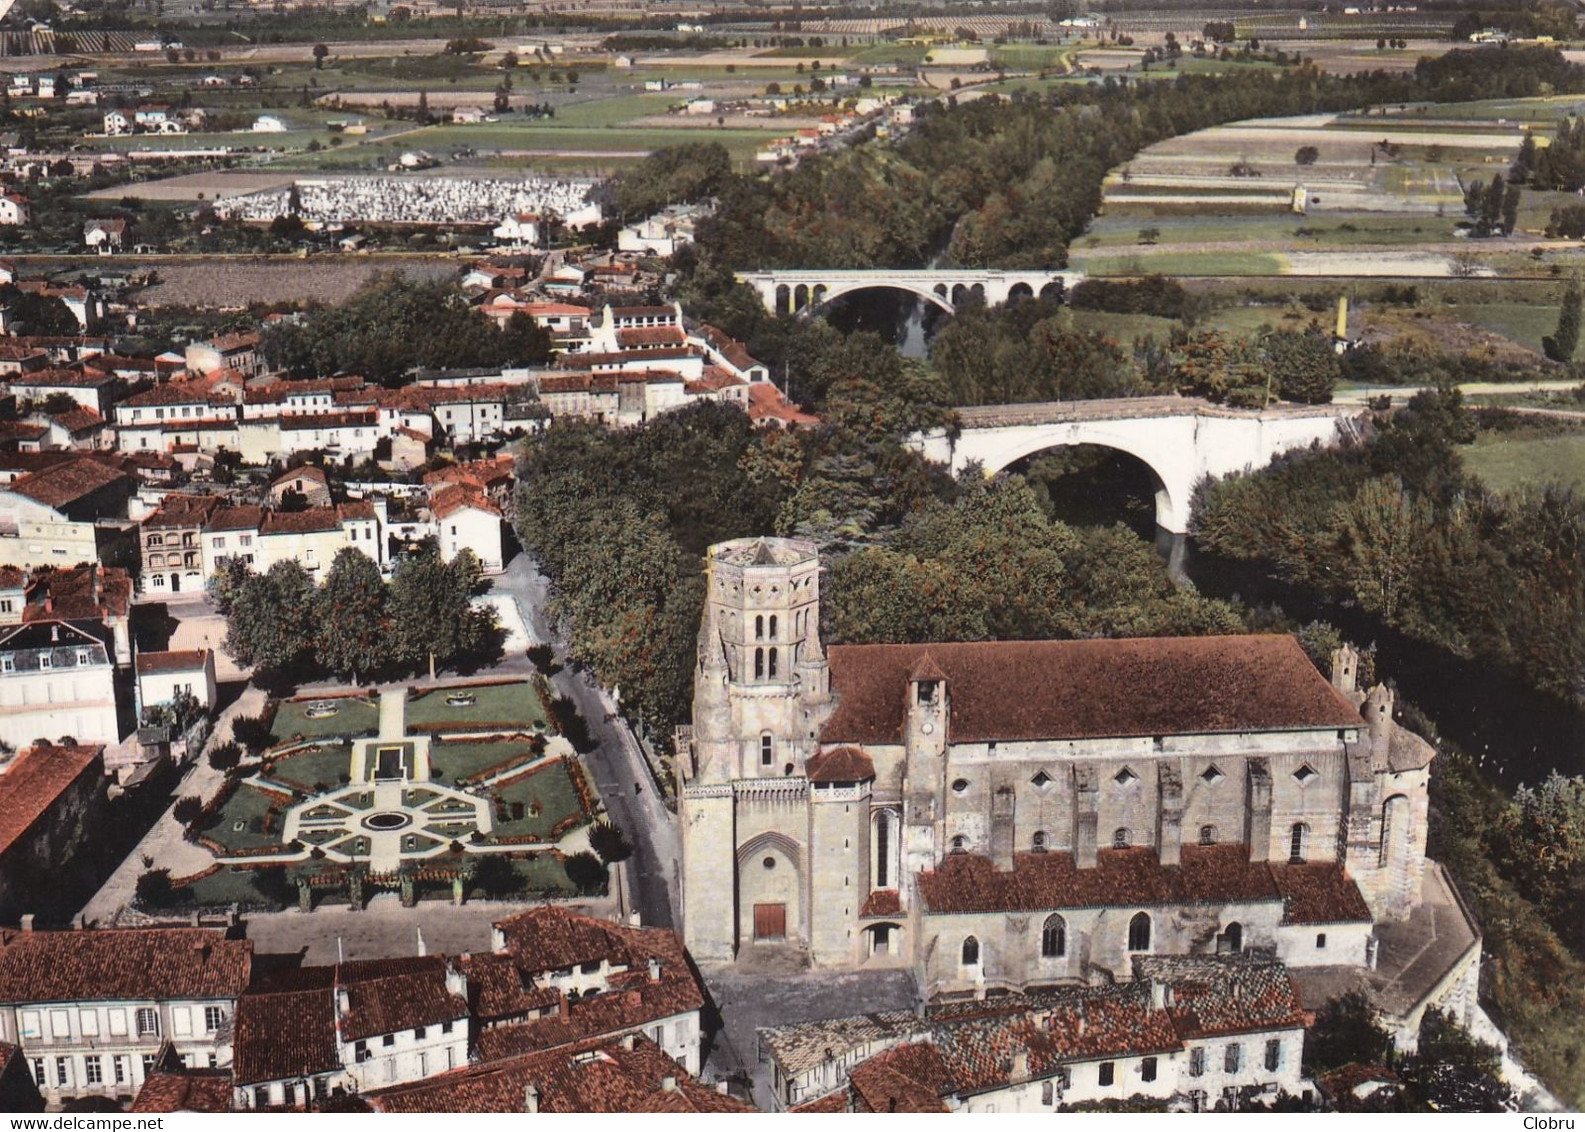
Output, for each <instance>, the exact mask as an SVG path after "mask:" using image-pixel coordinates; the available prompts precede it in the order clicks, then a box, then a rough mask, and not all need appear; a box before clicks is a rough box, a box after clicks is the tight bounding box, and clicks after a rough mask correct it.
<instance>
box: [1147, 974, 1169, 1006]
mask: <svg viewBox="0 0 1585 1132" xmlns="http://www.w3.org/2000/svg"><path fill="white" fill-rule="evenodd" d="M1171 1005H1172V988H1171V987H1169V986H1167V984H1166V983H1164V982H1162V981H1161V980H1159V979H1151V980H1150V1009H1151V1010H1153V1011H1155V1010H1165V1009H1166V1008H1167V1007H1169V1006H1171Z"/></svg>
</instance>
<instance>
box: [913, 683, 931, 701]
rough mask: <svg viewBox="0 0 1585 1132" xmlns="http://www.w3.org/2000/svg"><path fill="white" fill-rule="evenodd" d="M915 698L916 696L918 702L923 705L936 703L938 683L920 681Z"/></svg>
mask: <svg viewBox="0 0 1585 1132" xmlns="http://www.w3.org/2000/svg"><path fill="white" fill-rule="evenodd" d="M914 696H915V698H916V699H918V701H919V702H920V703H921V704H933V703H935V702H936V682H935V681H934V680H921V681H919V690H918V691H917V692H915V693H914Z"/></svg>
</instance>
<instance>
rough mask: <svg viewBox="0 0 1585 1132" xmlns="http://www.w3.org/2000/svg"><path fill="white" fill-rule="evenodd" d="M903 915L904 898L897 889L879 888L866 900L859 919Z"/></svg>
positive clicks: (860, 910)
mask: <svg viewBox="0 0 1585 1132" xmlns="http://www.w3.org/2000/svg"><path fill="white" fill-rule="evenodd" d="M902 914H903V902H902V896H901V895H900V894H899V893H898V891H897V890H896V889H895V888H877V889H876V890H875V891H874V892H871V893H870V894H869V895H868V896H867V897H865V898H864V907H862V908H860V909H859V918H860V919H863V918H864V917H866V916H900V915H902Z"/></svg>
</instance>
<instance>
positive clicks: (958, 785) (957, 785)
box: [952, 778, 969, 794]
mask: <svg viewBox="0 0 1585 1132" xmlns="http://www.w3.org/2000/svg"><path fill="white" fill-rule="evenodd" d="M968 788H969V780H968V779H966V778H956V779H953V781H952V793H954V794H961V793H963V792H964V791H965V790H967V789H968Z"/></svg>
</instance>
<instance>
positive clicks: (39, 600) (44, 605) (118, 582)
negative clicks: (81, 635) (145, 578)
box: [22, 566, 132, 621]
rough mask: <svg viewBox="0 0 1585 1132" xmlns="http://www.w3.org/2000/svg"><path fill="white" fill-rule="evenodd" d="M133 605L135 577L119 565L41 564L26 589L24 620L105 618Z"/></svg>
mask: <svg viewBox="0 0 1585 1132" xmlns="http://www.w3.org/2000/svg"><path fill="white" fill-rule="evenodd" d="M131 606H132V579H131V577H130V576H129V575H128V574H127V572H126V571H125V570H123V569H121V568H120V567H119V566H73V567H71V568H69V569H65V570H62V569H58V568H57V569H50V568H48V567H40V568H39V569H36V570H34V571H33V573H32V575H31V577H30V579H29V581H28V590H27V608H26V610H24V611H23V614H22V619H23V620H24V621H51V620H58V621H103V620H114V619H116V618H122V617H125V616H126V615H127V612H128V611H129V610H130V609H131Z"/></svg>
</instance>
